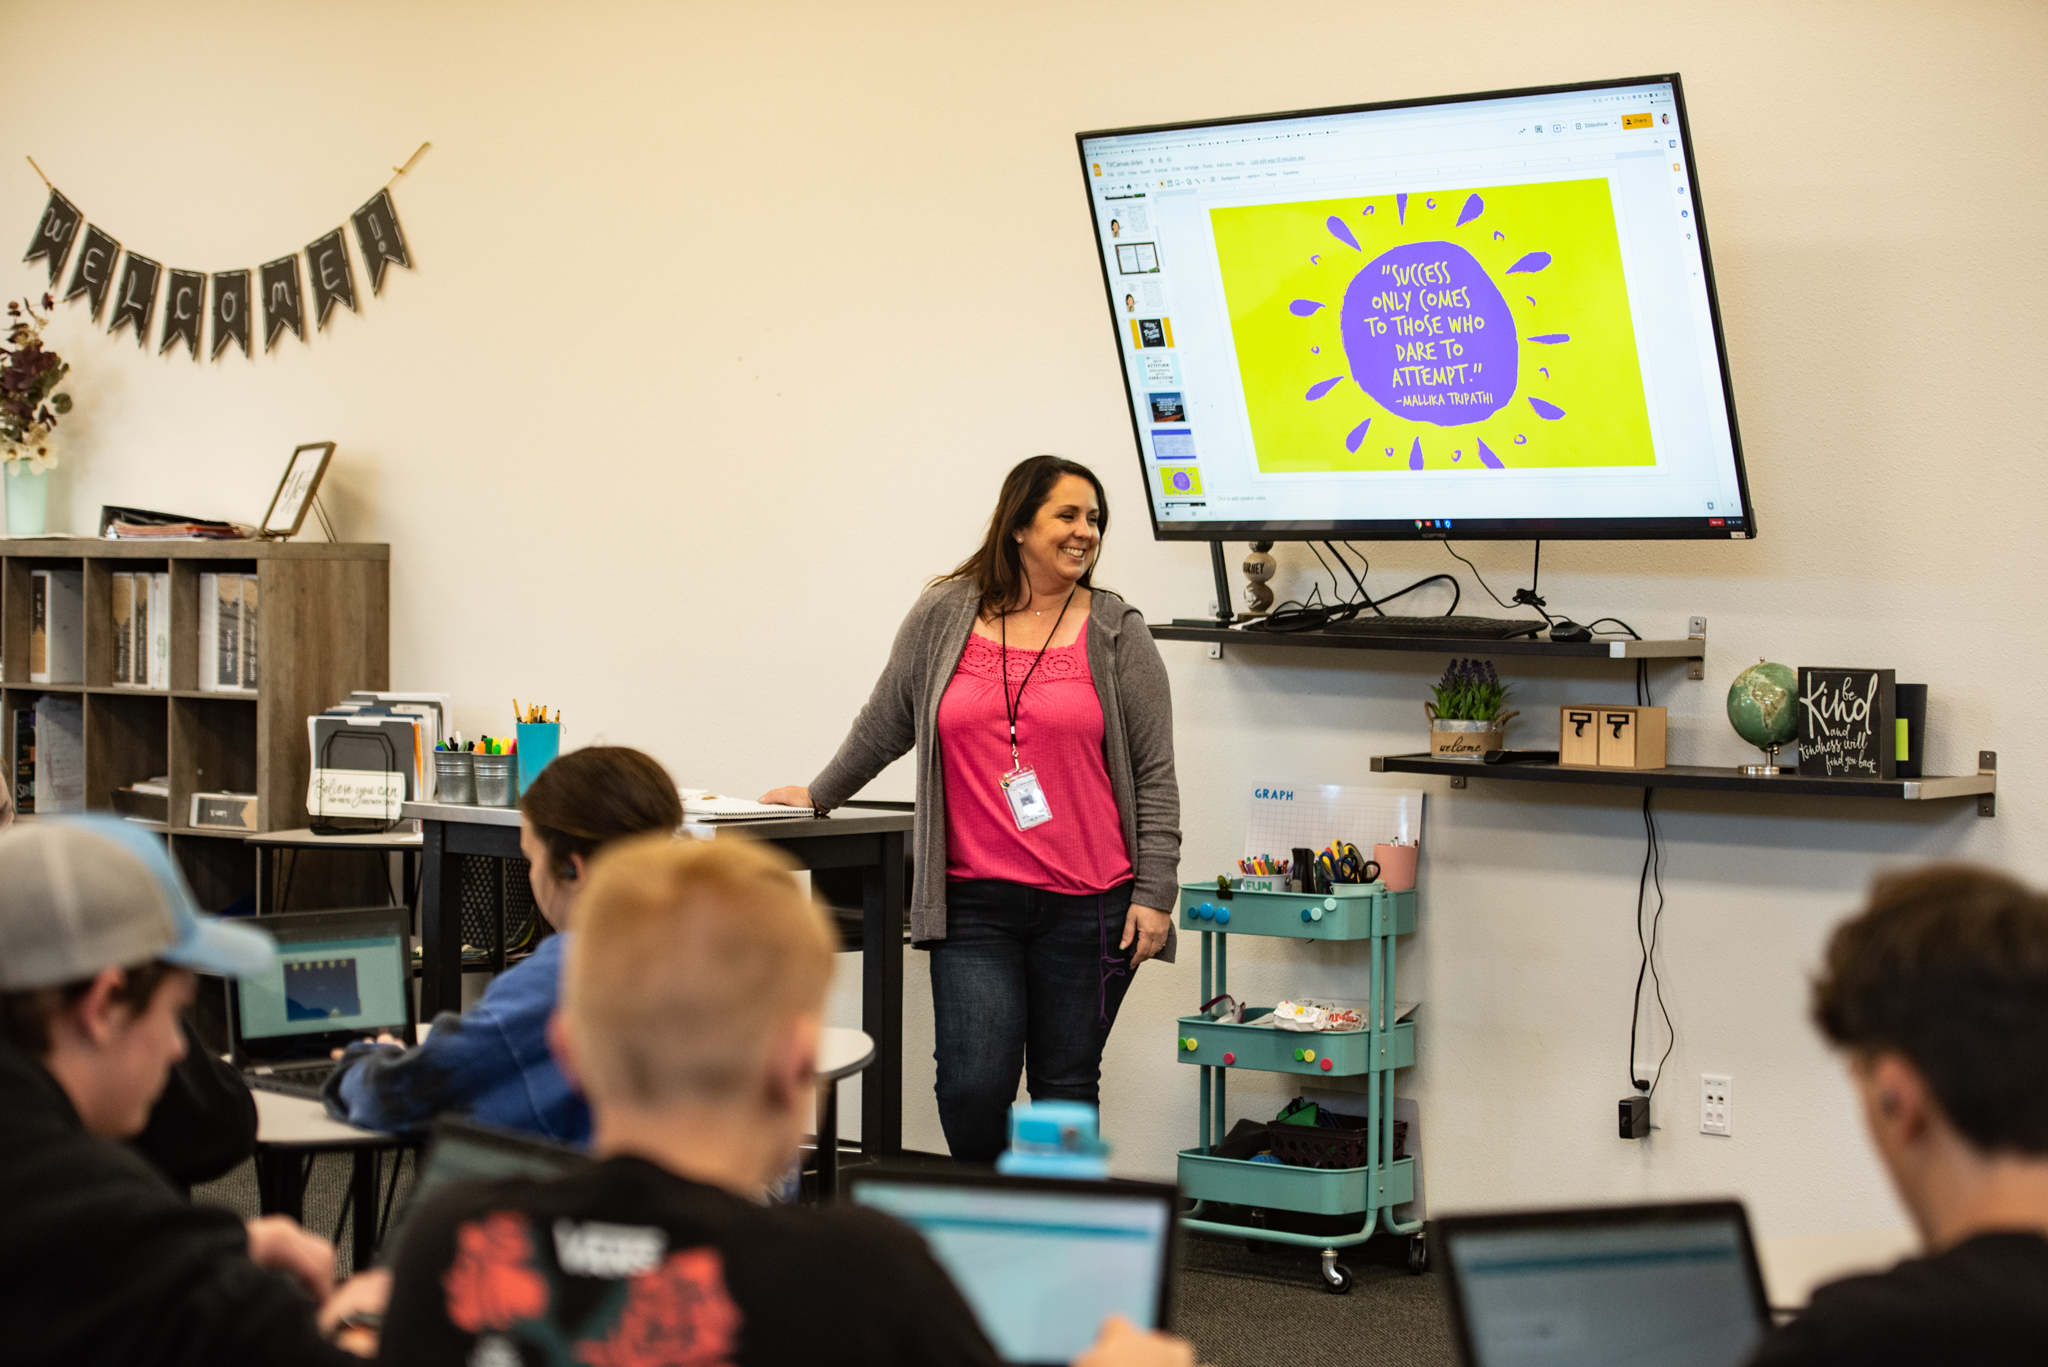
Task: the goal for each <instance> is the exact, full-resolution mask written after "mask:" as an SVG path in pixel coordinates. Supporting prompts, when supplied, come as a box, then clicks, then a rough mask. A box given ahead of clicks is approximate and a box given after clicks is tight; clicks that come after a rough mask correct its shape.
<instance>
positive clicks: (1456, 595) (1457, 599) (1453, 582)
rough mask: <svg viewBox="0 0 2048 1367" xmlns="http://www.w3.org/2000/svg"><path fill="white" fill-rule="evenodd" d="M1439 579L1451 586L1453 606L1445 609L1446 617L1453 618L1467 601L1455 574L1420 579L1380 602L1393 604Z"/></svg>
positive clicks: (1376, 604) (1396, 590) (1435, 575)
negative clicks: (1403, 595)
mask: <svg viewBox="0 0 2048 1367" xmlns="http://www.w3.org/2000/svg"><path fill="white" fill-rule="evenodd" d="M1439 579H1441V580H1443V581H1445V582H1446V583H1448V584H1449V585H1450V586H1451V605H1450V606H1449V607H1447V608H1445V609H1444V616H1446V617H1450V616H1453V615H1454V614H1456V612H1457V611H1458V604H1459V603H1461V602H1463V601H1464V599H1465V591H1464V589H1463V588H1461V587H1460V586H1459V584H1458V576H1457V575H1455V574H1432V575H1430V576H1429V577H1428V578H1427V579H1418V580H1416V581H1415V582H1414V583H1412V584H1410V585H1409V586H1408V587H1407V588H1405V589H1395V590H1394V591H1393V592H1392V593H1389V594H1387V595H1385V596H1384V597H1382V598H1381V599H1380V600H1379V602H1380V603H1391V602H1393V601H1394V600H1395V599H1396V598H1399V597H1400V596H1401V595H1402V594H1404V593H1413V592H1415V590H1417V589H1419V588H1421V587H1422V586H1423V585H1424V584H1434V583H1435V582H1436V581H1437V580H1439ZM1378 605H1379V604H1378V603H1375V604H1374V606H1375V607H1377V606H1378Z"/></svg>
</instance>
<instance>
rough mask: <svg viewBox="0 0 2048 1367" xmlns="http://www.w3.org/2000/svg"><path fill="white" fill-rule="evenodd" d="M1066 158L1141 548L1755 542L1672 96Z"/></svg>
mask: <svg viewBox="0 0 2048 1367" xmlns="http://www.w3.org/2000/svg"><path fill="white" fill-rule="evenodd" d="M1078 141H1079V146H1080V154H1081V172H1082V177H1083V179H1084V181H1085V182H1086V184H1087V187H1088V204H1089V208H1090V210H1091V211H1092V214H1093V221H1094V228H1095V238H1096V244H1097V246H1098V248H1099V249H1100V252H1101V257H1102V275H1103V282H1104V284H1105V285H1106V286H1107V289H1108V296H1109V312H1110V320H1111V324H1112V326H1113V327H1114V329H1115V337H1116V345H1117V354H1118V356H1119V357H1120V358H1121V360H1122V364H1123V371H1124V382H1125V386H1126V390H1127V392H1128V395H1129V400H1130V412H1131V426H1132V431H1133V433H1134V434H1135V436H1136V440H1137V447H1138V458H1139V461H1140V462H1141V464H1142V465H1143V467H1144V474H1145V484H1146V488H1147V489H1148V490H1149V491H1150V494H1151V509H1152V523H1153V528H1154V531H1155V533H1156V535H1158V536H1159V537H1161V538H1179V539H1187V540H1222V539H1226V538H1227V539H1230V540H1261V539H1268V540H1270V539H1325V538H1356V539H1377V540H1404V539H1408V540H1412V539H1421V538H1473V539H1484V538H1493V539H1510V538H1515V539H1548V538H1566V539H1572V538H1616V537H1636V538H1679V537H1728V538H1736V539H1741V538H1747V537H1751V536H1754V535H1755V534H1756V518H1755V513H1754V511H1753V510H1752V509H1751V507H1750V500H1749V489H1748V482H1747V479H1746V477H1745V475H1744V471H1743V464H1742V446H1741V441H1740V438H1739V436H1738V434H1737V429H1736V423H1735V404H1734V398H1733V395H1732V392H1731V389H1730V385H1729V377H1728V360H1727V347H1726V345H1725V342H1724V340H1723V337H1722V329H1721V314H1720V307H1719V304H1718V303H1717V301H1716V297H1715V292H1714V271H1713V264H1712V258H1711V257H1710V256H1709V254H1708V251H1707V225H1706V222H1705V220H1704V218H1703V217H1702V215H1701V210H1700V192H1699V183H1698V177H1697V174H1696V168H1695V165H1694V160H1693V147H1692V138H1691V135H1690V130H1689V129H1688V126H1687V122H1686V113H1685V99H1684V94H1683V91H1682V89H1681V88H1680V84H1679V79H1678V77H1677V76H1676V75H1665V76H1650V77H1643V78H1639V79H1633V80H1625V81H1601V82H1592V83H1586V84H1580V85H1566V86H1550V87H1544V88H1540V89H1531V90H1511V91H1502V92H1497V93H1493V94H1482V95H1459V96H1449V97H1444V98H1440V99H1427V100H1406V101H1398V102H1393V103H1387V104H1370V105H1359V106H1355V107H1351V108H1343V109H1316V110H1308V111H1304V112H1300V113H1291V114H1266V115H1256V116H1248V117H1244V118H1231V119H1218V120H1213V121H1209V122H1204V123H1180V124H1167V125H1160V126H1158V127H1149V128H1121V129H1110V130H1105V131H1101V132H1093V133H1082V134H1079V135H1078Z"/></svg>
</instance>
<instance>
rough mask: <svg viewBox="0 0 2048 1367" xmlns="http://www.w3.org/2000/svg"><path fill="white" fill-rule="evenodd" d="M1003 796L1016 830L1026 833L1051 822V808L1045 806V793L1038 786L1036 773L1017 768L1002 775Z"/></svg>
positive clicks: (1031, 770)
mask: <svg viewBox="0 0 2048 1367" xmlns="http://www.w3.org/2000/svg"><path fill="white" fill-rule="evenodd" d="M1003 796H1004V797H1006V798H1008V799H1009V802H1010V815H1011V816H1013V817H1015V818H1016V819H1017V829H1018V830H1020V831H1028V830H1030V829H1031V828H1032V827H1033V826H1043V825H1044V824H1045V823H1046V822H1048V821H1050V820H1052V808H1050V807H1048V806H1046V804H1045V792H1044V790H1043V789H1041V788H1040V787H1039V786H1038V773H1037V771H1036V770H1034V769H1029V768H1025V767H1023V766H1021V765H1020V766H1019V767H1017V768H1015V769H1012V770H1011V771H1010V772H1009V773H1007V774H1004V775H1003Z"/></svg>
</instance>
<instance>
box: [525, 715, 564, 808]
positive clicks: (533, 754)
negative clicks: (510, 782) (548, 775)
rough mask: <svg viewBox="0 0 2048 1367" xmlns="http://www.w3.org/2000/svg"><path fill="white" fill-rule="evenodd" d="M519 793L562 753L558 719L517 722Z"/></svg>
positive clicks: (530, 785)
mask: <svg viewBox="0 0 2048 1367" xmlns="http://www.w3.org/2000/svg"><path fill="white" fill-rule="evenodd" d="M517 725H518V727H519V795H520V796H521V797H525V796H526V790H527V789H528V788H530V787H532V786H533V781H534V780H535V779H536V778H539V777H540V771H541V770H543V769H545V768H547V767H548V766H549V765H550V764H553V763H554V762H555V757H556V756H557V755H559V754H561V753H562V724H561V723H560V722H558V721H523V722H519V723H518V724H517Z"/></svg>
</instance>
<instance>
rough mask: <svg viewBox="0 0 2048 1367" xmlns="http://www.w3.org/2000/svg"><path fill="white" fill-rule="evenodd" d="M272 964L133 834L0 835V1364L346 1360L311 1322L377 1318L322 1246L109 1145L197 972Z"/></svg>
mask: <svg viewBox="0 0 2048 1367" xmlns="http://www.w3.org/2000/svg"><path fill="white" fill-rule="evenodd" d="M269 962H270V948H269V941H268V939H267V938H266V937H264V936H263V935H261V934H259V933H257V932H255V931H252V930H248V929H246V928H244V927H241V926H236V925H231V924H229V923H226V922H222V921H215V920H209V919H206V918H203V917H201V916H199V915H198V914H197V913H196V911H195V910H194V908H193V907H192V905H191V894H190V893H189V892H188V891H186V889H185V887H184V884H183V880H182V879H180V878H179V876H178V874H177V872H176V870H175V868H174V867H173V866H172V865H171V864H170V861H169V856H168V855H167V854H166V853H165V851H164V848H163V845H162V843H161V841H159V840H156V839H155V838H154V837H152V836H151V835H150V834H149V833H148V832H146V831H143V830H140V829H138V828H137V827H135V826H133V825H129V824H127V823H123V822H120V821H117V820H114V819H112V818H108V817H98V818H95V817H76V818H47V819H44V820H41V821H38V822H37V823H36V824H34V825H32V826H28V827H26V828H23V829H17V830H12V831H9V832H8V833H6V834H5V835H0V1211H5V1212H6V1217H5V1219H4V1221H0V1325H4V1326H5V1330H4V1332H5V1334H6V1348H5V1354H4V1355H5V1357H6V1360H7V1361H8V1362H10V1363H24V1364H42V1363H49V1364H60V1363H61V1364H63V1365H64V1367H77V1365H78V1364H90V1363H108V1364H116V1363H118V1364H121V1365H122V1367H137V1365H139V1364H155V1363H192V1364H200V1363H214V1362H220V1363H228V1362H233V1363H252V1364H267V1363H279V1364H285V1363H291V1364H299V1363H311V1364H318V1363H327V1362H346V1361H351V1360H353V1359H351V1358H349V1357H348V1355H347V1354H345V1353H343V1352H341V1351H340V1350H339V1349H337V1348H336V1347H335V1346H334V1345H333V1344H330V1343H329V1342H327V1341H326V1339H325V1338H324V1337H323V1335H322V1332H321V1329H322V1326H323V1325H324V1326H327V1327H329V1328H331V1327H332V1326H334V1325H335V1324H337V1323H338V1322H339V1321H340V1320H341V1319H342V1318H343V1316H345V1315H346V1314H348V1313H350V1312H351V1311H353V1310H359V1309H360V1310H369V1309H374V1308H375V1307H376V1306H377V1305H378V1304H379V1303H380V1302H381V1299H382V1293H383V1284H382V1280H381V1274H374V1273H373V1274H367V1275H366V1276H364V1277H359V1278H357V1279H356V1280H355V1281H354V1282H351V1283H350V1284H349V1286H347V1287H345V1288H343V1289H342V1290H341V1291H339V1292H336V1291H334V1289H333V1282H334V1250H333V1248H332V1247H330V1246H329V1245H328V1243H327V1241H326V1240H324V1239H319V1238H316V1237H314V1236H313V1235H311V1234H308V1233H306V1232H305V1231H304V1230H303V1229H300V1228H299V1227H298V1225H297V1224H295V1223H293V1222H292V1221H290V1220H286V1219H284V1218H282V1217H279V1216H271V1217H268V1218H266V1219H262V1220H252V1221H249V1222H247V1223H246V1224H245V1223H244V1222H243V1221H241V1220H239V1219H237V1218H236V1217H235V1216H233V1215H231V1214H229V1213H228V1212H227V1211H224V1210H213V1209H208V1208H206V1207H202V1206H194V1205H191V1204H189V1203H188V1202H187V1201H186V1200H185V1199H184V1198H183V1196H182V1195H180V1194H179V1193H177V1192H175V1191H174V1190H173V1189H172V1188H171V1186H170V1185H169V1184H168V1183H167V1182H166V1181H165V1179H164V1178H163V1176H162V1175H161V1174H159V1173H158V1172H157V1171H156V1170H155V1169H154V1168H153V1167H151V1166H150V1164H149V1163H147V1162H145V1161H144V1160H143V1158H142V1157H141V1156H139V1155H138V1154H136V1153H135V1152H133V1151H132V1150H131V1149H130V1148H129V1147H128V1146H127V1145H126V1144H125V1143H123V1142H122V1141H124V1140H128V1139H132V1138H133V1137H134V1136H136V1135H137V1134H139V1133H140V1132H141V1131H142V1129H143V1126H144V1123H145V1122H146V1121H147V1119H148V1118H149V1114H150V1108H151V1106H152V1104H153V1103H154V1102H155V1101H156V1099H157V1096H158V1094H159V1093H160V1092H161V1091H162V1090H163V1086H164V1078H165V1076H166V1075H167V1073H168V1072H169V1070H170V1067H171V1065H172V1064H173V1063H174V1062H176V1061H177V1060H178V1059H179V1058H180V1057H181V1056H182V1055H183V1054H184V1052H185V1048H186V1045H185V1037H184V1034H183V1032H182V1030H181V1027H180V1024H179V1013H180V1012H181V1011H182V1010H183V1009H184V1007H185V1006H186V1004H187V1003H189V1002H190V1001H191V999H192V992H193V986H194V972H195V970H197V971H202V972H208V973H222V974H230V975H240V974H246V973H253V972H257V971H260V970H261V969H263V968H264V967H266V966H267V965H268V964H269ZM330 1293H332V1294H330ZM320 1298H326V1305H325V1307H324V1308H322V1309H321V1312H320V1319H319V1320H318V1322H316V1318H315V1307H316V1305H318V1303H319V1300H320ZM365 1346H369V1345H365Z"/></svg>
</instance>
